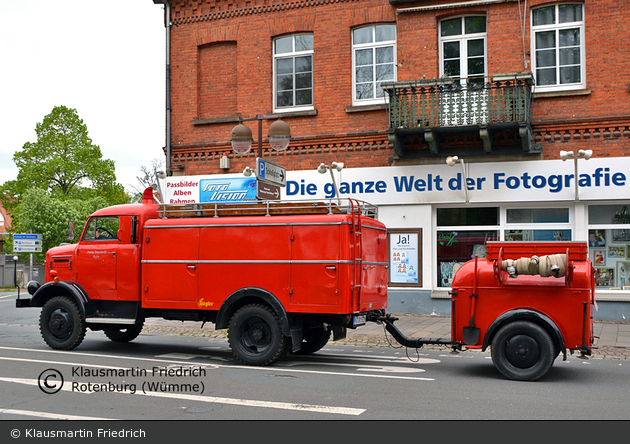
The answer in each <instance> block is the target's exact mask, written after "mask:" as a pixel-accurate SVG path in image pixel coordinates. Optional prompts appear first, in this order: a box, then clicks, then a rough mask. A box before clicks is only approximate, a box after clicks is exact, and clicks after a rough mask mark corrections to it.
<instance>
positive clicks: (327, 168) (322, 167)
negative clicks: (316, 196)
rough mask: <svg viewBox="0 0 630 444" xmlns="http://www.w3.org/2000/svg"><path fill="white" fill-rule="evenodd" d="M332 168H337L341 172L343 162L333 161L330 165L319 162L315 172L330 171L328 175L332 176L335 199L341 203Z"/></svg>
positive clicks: (323, 172)
mask: <svg viewBox="0 0 630 444" xmlns="http://www.w3.org/2000/svg"><path fill="white" fill-rule="evenodd" d="M332 170H337V171H338V172H341V170H343V162H333V163H332V164H331V165H326V164H325V163H321V164H320V165H319V166H318V167H317V172H318V173H319V174H326V171H330V177H331V178H332V181H333V186H334V187H335V194H336V195H337V201H338V202H339V205H341V196H339V189H338V188H337V182H336V181H335V176H334V175H333V171H332Z"/></svg>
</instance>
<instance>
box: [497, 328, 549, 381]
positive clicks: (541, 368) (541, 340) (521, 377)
mask: <svg viewBox="0 0 630 444" xmlns="http://www.w3.org/2000/svg"><path fill="white" fill-rule="evenodd" d="M555 350H556V348H555V346H554V344H553V341H552V340H551V337H550V336H549V334H548V333H547V332H546V331H545V330H544V329H543V328H542V327H540V326H539V325H537V324H534V323H532V322H527V321H514V322H511V323H509V324H507V325H505V326H504V327H502V328H501V329H500V330H499V331H498V332H497V334H496V336H495V337H494V339H493V340H492V346H491V350H490V351H491V354H492V362H493V363H494V366H495V367H496V368H497V370H498V371H499V373H501V374H502V375H503V376H505V377H506V378H508V379H514V380H518V381H535V380H537V379H540V378H541V377H543V376H544V375H545V374H546V373H547V372H548V371H549V369H550V368H551V366H552V364H553V361H554V355H555Z"/></svg>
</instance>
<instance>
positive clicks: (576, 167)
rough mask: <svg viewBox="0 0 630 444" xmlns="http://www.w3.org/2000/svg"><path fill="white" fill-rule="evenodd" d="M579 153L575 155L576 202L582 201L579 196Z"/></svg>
mask: <svg viewBox="0 0 630 444" xmlns="http://www.w3.org/2000/svg"><path fill="white" fill-rule="evenodd" d="M577 163H578V153H575V154H574V155H573V165H574V170H575V200H576V201H577V200H580V196H579V194H578V165H577Z"/></svg>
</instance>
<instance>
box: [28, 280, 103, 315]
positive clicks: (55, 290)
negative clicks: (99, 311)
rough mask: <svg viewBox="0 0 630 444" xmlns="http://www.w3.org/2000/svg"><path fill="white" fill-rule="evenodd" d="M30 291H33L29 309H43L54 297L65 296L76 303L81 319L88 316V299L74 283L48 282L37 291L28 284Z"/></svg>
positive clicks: (89, 307)
mask: <svg viewBox="0 0 630 444" xmlns="http://www.w3.org/2000/svg"><path fill="white" fill-rule="evenodd" d="M30 291H34V292H33V293H32V295H33V297H32V298H31V301H30V304H29V306H30V307H43V306H44V305H45V304H46V302H47V301H48V300H49V299H51V298H53V297H55V296H67V297H69V298H71V299H73V300H74V301H75V302H76V303H77V305H78V306H79V310H80V311H81V316H82V317H83V319H85V318H86V317H87V316H89V315H90V310H91V304H90V297H89V296H88V294H87V292H86V291H85V290H84V289H83V287H81V286H80V285H79V284H77V283H76V282H74V281H60V282H57V283H54V282H48V283H46V284H44V285H42V286H41V287H39V288H37V289H35V288H33V287H32V286H30V284H29V292H30Z"/></svg>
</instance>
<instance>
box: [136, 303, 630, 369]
mask: <svg viewBox="0 0 630 444" xmlns="http://www.w3.org/2000/svg"><path fill="white" fill-rule="evenodd" d="M392 316H394V317H396V318H398V320H397V321H395V323H394V324H395V325H396V327H398V329H399V330H400V331H401V332H402V333H403V334H404V335H405V336H407V337H408V338H432V339H442V340H447V341H450V339H451V318H450V317H448V316H431V315H417V314H392ZM143 332H147V333H148V332H153V333H163V334H174V335H190V336H202V337H209V338H225V339H226V340H227V331H226V330H215V329H214V325H213V324H206V325H205V326H204V327H203V328H201V324H200V323H198V322H188V321H184V322H182V321H166V320H164V319H155V318H150V319H147V321H146V323H145V327H144V330H143ZM593 333H594V336H595V343H594V345H593V347H594V348H593V350H592V358H595V359H597V358H599V359H630V322H609V321H595V322H594V332H593ZM329 345H331V346H334V345H356V346H364V347H396V348H398V347H400V344H399V343H398V342H397V341H396V340H395V339H394V338H393V337H392V336H391V335H390V334H389V333H388V332H386V331H385V329H384V326H383V325H382V324H377V323H374V322H368V323H367V324H366V325H364V326H361V327H358V328H356V329H348V333H347V337H346V338H345V339H342V340H339V341H331V342H329ZM424 347H425V348H428V349H435V348H440V347H441V348H444V347H445V346H440V345H437V346H436V345H425V346H424ZM486 352H489V351H486Z"/></svg>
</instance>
